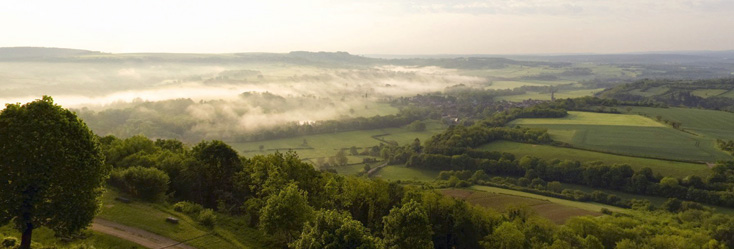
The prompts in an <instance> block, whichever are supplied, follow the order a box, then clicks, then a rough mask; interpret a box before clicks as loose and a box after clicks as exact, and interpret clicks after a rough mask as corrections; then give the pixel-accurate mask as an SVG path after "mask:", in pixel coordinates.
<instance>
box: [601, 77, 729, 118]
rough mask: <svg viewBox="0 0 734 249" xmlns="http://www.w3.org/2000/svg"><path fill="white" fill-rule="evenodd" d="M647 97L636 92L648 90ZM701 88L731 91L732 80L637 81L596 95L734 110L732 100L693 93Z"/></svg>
mask: <svg viewBox="0 0 734 249" xmlns="http://www.w3.org/2000/svg"><path fill="white" fill-rule="evenodd" d="M650 89H652V90H654V91H658V92H651V93H650V94H651V95H642V94H639V92H646V91H648V90H650ZM702 89H721V90H727V91H729V90H731V89H734V78H720V79H705V80H650V79H646V80H640V81H637V82H635V83H631V84H625V85H620V86H617V87H614V88H611V89H607V90H605V91H603V92H601V93H599V94H598V96H599V97H603V98H610V99H616V100H621V101H635V102H654V103H660V105H667V106H686V107H697V108H705V109H713V110H723V111H734V98H729V97H722V96H710V97H700V96H696V95H694V94H693V91H695V90H702Z"/></svg>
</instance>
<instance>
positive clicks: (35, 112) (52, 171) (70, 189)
mask: <svg viewBox="0 0 734 249" xmlns="http://www.w3.org/2000/svg"><path fill="white" fill-rule="evenodd" d="M109 171H110V169H109V167H105V166H104V164H103V156H102V153H101V151H100V147H99V143H98V141H97V139H96V137H95V135H94V134H92V132H91V131H90V130H89V128H87V126H86V124H84V122H82V121H81V120H79V119H78V118H77V116H76V115H75V114H74V113H72V112H71V111H69V110H66V109H64V108H62V107H61V106H58V105H56V104H54V102H53V99H52V98H51V97H48V96H44V97H43V98H42V99H39V100H36V101H33V102H30V103H27V104H24V105H20V104H8V105H6V108H5V110H3V111H2V112H1V113H0V189H2V191H0V210H4V211H3V212H0V224H6V223H8V222H9V221H10V220H13V221H14V223H15V225H16V227H17V228H18V229H19V230H20V231H21V232H22V233H23V238H22V241H21V248H29V246H30V241H31V235H32V231H33V229H34V228H38V227H41V226H46V227H49V228H51V229H53V230H54V231H55V232H56V233H57V235H60V234H70V233H73V232H76V231H78V230H80V229H82V228H85V227H87V226H88V225H89V224H90V223H91V222H92V219H93V218H94V216H95V215H96V214H97V211H98V210H99V207H100V201H99V197H100V196H101V194H102V191H103V189H102V186H103V184H104V181H105V179H106V178H107V176H108V174H109Z"/></svg>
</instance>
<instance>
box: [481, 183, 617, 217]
mask: <svg viewBox="0 0 734 249" xmlns="http://www.w3.org/2000/svg"><path fill="white" fill-rule="evenodd" d="M470 189H473V190H479V191H484V192H490V193H497V194H505V195H514V196H520V197H527V198H533V199H539V200H547V201H549V202H552V203H556V204H560V205H564V206H569V207H575V208H579V209H583V210H588V211H593V212H598V211H600V210H601V209H602V208H606V209H609V210H612V211H614V212H625V211H626V209H624V208H620V207H615V206H610V205H606V204H600V203H595V202H578V201H570V200H564V199H560V198H554V197H548V196H543V195H538V194H532V193H526V192H522V191H517V190H511V189H503V188H496V187H489V186H478V185H474V186H471V187H470Z"/></svg>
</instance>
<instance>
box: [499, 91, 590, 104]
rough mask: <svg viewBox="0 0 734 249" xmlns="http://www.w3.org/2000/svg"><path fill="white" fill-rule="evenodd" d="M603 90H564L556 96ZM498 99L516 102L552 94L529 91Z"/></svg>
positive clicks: (547, 97) (587, 94)
mask: <svg viewBox="0 0 734 249" xmlns="http://www.w3.org/2000/svg"><path fill="white" fill-rule="evenodd" d="M602 90H604V88H597V89H581V90H564V91H558V92H556V93H555V97H556V99H562V98H579V97H585V96H593V95H594V94H595V93H597V92H600V91H602ZM496 99H497V100H507V101H514V102H520V101H523V100H528V99H534V100H550V99H551V94H550V93H540V92H527V93H525V94H520V95H508V96H499V97H497V98H496Z"/></svg>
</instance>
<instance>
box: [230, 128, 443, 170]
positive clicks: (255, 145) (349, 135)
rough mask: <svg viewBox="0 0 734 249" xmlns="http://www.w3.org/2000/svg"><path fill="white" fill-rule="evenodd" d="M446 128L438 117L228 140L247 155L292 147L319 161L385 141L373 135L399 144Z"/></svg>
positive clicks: (353, 160) (355, 160)
mask: <svg viewBox="0 0 734 249" xmlns="http://www.w3.org/2000/svg"><path fill="white" fill-rule="evenodd" d="M445 129H446V126H444V125H443V124H441V123H440V122H438V121H427V122H426V130H425V131H410V130H408V129H406V128H387V129H374V130H359V131H347V132H337V133H326V134H317V135H308V136H299V137H292V138H283V139H273V140H265V141H257V142H247V143H235V142H230V143H229V144H230V145H231V146H232V148H234V149H235V150H237V151H238V152H240V155H243V156H246V157H252V156H255V155H260V154H268V153H273V152H274V151H275V150H278V151H281V152H285V151H288V150H289V149H292V150H294V151H296V152H297V153H298V155H299V156H300V157H301V158H302V159H304V160H307V161H310V162H312V163H316V160H317V159H318V158H328V157H331V156H334V155H336V153H337V152H338V151H339V150H340V149H349V148H350V147H352V146H356V147H357V148H358V151H359V152H362V151H363V150H364V149H365V148H366V147H372V146H375V145H379V144H380V143H383V142H382V141H379V140H377V139H375V138H373V136H377V135H383V136H380V138H381V139H383V140H386V141H394V142H396V143H398V144H400V145H404V144H409V143H412V142H413V140H415V139H416V138H418V139H420V140H421V141H426V140H427V139H429V138H430V137H431V136H433V135H434V134H436V133H439V132H442V131H444V130H445ZM304 140H305V141H306V142H307V145H306V146H304V145H303V141H304ZM260 145H262V146H263V147H264V150H263V151H260V150H259V147H260ZM347 154H348V153H347ZM348 158H349V163H350V164H355V163H361V162H362V158H363V157H362V156H348Z"/></svg>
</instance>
